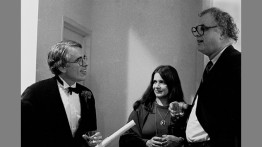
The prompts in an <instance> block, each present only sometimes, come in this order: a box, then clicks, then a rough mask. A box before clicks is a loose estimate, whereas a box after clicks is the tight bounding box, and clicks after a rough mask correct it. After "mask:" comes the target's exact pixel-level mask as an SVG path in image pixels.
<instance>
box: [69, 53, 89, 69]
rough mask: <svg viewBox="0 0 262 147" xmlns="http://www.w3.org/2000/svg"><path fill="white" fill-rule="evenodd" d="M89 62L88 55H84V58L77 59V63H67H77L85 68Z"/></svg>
mask: <svg viewBox="0 0 262 147" xmlns="http://www.w3.org/2000/svg"><path fill="white" fill-rule="evenodd" d="M86 61H87V57H86V55H84V56H83V57H79V58H77V59H76V60H75V61H73V62H69V61H68V62H67V63H77V64H79V65H80V66H84V62H86Z"/></svg>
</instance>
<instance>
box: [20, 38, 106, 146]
mask: <svg viewBox="0 0 262 147" xmlns="http://www.w3.org/2000/svg"><path fill="white" fill-rule="evenodd" d="M48 65H49V68H50V70H51V71H52V73H53V74H54V75H55V76H54V77H52V78H50V79H46V80H42V81H39V82H37V83H34V84H32V85H31V86H29V87H28V88H27V89H26V90H25V91H24V92H23V94H22V100H21V144H22V147H35V146H38V147H88V146H92V145H93V146H94V144H90V143H89V142H88V140H87V139H86V137H85V135H84V134H85V133H87V132H88V131H94V130H96V129H97V124H96V110H95V100H94V97H93V94H92V92H91V91H90V90H89V89H88V88H86V87H84V86H82V85H80V84H78V83H77V82H80V81H83V80H85V77H86V74H87V73H86V69H87V66H88V64H87V63H86V56H85V55H84V54H83V50H82V46H81V44H79V43H77V42H74V41H61V42H59V43H57V44H55V45H54V46H52V48H51V50H50V52H49V53H48ZM83 135H84V137H83ZM101 139H102V136H101V134H100V132H97V133H96V135H95V141H96V142H97V143H99V142H101Z"/></svg>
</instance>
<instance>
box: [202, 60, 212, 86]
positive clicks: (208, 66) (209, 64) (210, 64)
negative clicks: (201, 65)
mask: <svg viewBox="0 0 262 147" xmlns="http://www.w3.org/2000/svg"><path fill="white" fill-rule="evenodd" d="M212 66H213V63H212V61H209V62H208V63H207V65H206V68H205V70H204V73H203V79H202V82H203V81H205V79H206V78H207V75H208V72H209V71H210V69H211V67H212Z"/></svg>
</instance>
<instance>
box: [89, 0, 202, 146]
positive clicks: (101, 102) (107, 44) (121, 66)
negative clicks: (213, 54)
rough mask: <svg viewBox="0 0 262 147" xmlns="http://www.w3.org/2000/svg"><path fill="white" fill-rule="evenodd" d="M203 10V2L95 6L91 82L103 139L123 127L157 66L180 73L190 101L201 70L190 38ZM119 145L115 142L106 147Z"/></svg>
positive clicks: (104, 0)
mask: <svg viewBox="0 0 262 147" xmlns="http://www.w3.org/2000/svg"><path fill="white" fill-rule="evenodd" d="M201 7H202V3H201V0H193V1H188V0H176V1H173V0H161V1H160V0H136V1H130V0H94V1H93V5H92V27H91V28H92V29H91V30H92V35H93V36H92V51H91V56H92V58H91V63H92V65H91V66H92V70H91V77H90V79H91V89H92V90H93V92H94V94H95V97H96V104H97V116H98V128H99V129H100V130H101V132H102V133H103V136H105V137H106V136H108V135H110V134H112V133H113V132H114V131H116V130H117V129H119V128H120V127H121V126H123V125H124V124H125V123H126V121H127V117H128V115H129V114H130V112H131V110H132V105H133V103H134V101H135V100H137V99H139V98H140V97H141V95H142V94H143V92H144V91H145V89H146V87H147V86H148V84H149V79H150V76H151V73H152V72H153V70H154V69H155V68H156V67H157V66H158V65H160V64H170V65H172V66H174V67H175V68H176V69H177V70H178V73H179V76H180V78H181V82H182V86H183V90H184V93H185V98H186V100H187V101H190V98H191V96H192V95H194V94H195V91H196V87H197V86H196V85H197V81H198V80H199V77H201V74H200V72H201V73H202V70H200V69H199V68H197V67H203V55H201V54H199V53H198V52H197V50H196V42H195V38H194V37H193V35H192V33H191V27H192V26H194V25H195V24H196V21H197V19H198V17H197V15H196V14H197V13H198V12H199V11H200V10H201ZM117 146H118V139H117V140H115V141H114V142H113V143H112V144H111V146H109V147H117Z"/></svg>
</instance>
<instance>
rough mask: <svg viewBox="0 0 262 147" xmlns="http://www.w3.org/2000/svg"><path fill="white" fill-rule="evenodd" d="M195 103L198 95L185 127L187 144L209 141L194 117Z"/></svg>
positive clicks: (214, 60) (218, 55)
mask: <svg viewBox="0 0 262 147" xmlns="http://www.w3.org/2000/svg"><path fill="white" fill-rule="evenodd" d="M227 47H228V46H226V47H225V48H224V49H223V50H221V51H220V52H219V54H217V55H216V56H215V57H214V58H213V59H212V60H211V61H212V63H213V66H212V67H211V68H210V70H211V69H212V68H213V67H214V65H215V63H216V62H217V60H218V58H219V57H220V56H221V54H222V53H223V52H224V50H225V49H226V48H227ZM197 101H198V95H197V96H196V100H195V103H194V106H193V108H192V110H191V113H190V116H189V119H188V122H187V127H186V138H187V141H188V142H203V141H208V140H210V138H209V136H208V134H207V132H206V131H205V130H204V129H203V127H202V126H201V124H200V123H199V121H198V119H197V116H196V107H197Z"/></svg>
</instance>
